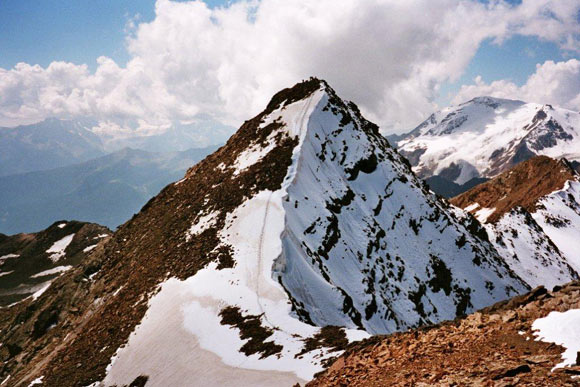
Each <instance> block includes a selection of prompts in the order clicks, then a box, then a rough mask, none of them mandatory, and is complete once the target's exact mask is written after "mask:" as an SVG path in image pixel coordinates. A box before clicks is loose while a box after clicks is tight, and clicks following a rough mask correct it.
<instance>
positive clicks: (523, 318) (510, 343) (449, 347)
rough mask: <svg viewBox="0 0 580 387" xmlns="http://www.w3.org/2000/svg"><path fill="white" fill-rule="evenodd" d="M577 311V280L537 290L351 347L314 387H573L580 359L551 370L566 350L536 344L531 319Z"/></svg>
mask: <svg viewBox="0 0 580 387" xmlns="http://www.w3.org/2000/svg"><path fill="white" fill-rule="evenodd" d="M578 308H580V283H578V282H573V283H570V284H568V285H566V286H563V287H558V288H555V289H554V291H551V292H550V291H547V290H546V289H544V288H542V287H540V288H537V289H534V291H532V292H531V293H529V294H527V295H524V296H520V297H515V298H514V299H512V300H510V301H509V302H502V303H499V304H497V305H494V306H492V307H489V308H485V309H483V310H481V311H480V312H477V313H474V314H473V315H470V316H468V317H466V318H463V319H457V320H455V321H450V322H445V323H443V324H439V325H434V326H431V327H425V328H423V329H418V330H414V331H410V332H405V333H398V334H394V335H390V336H374V337H372V338H370V339H368V340H366V341H364V342H361V343H356V344H352V345H351V346H350V348H347V350H346V352H345V353H344V354H343V355H342V356H340V357H339V358H338V359H336V360H335V361H334V363H333V364H332V365H330V366H329V367H328V369H327V370H326V371H325V372H323V373H321V374H320V375H318V376H317V377H316V378H315V379H314V380H313V381H312V382H310V383H309V384H307V386H309V387H315V386H344V385H349V386H403V385H409V384H417V385H422V384H425V385H474V384H475V385H479V384H481V385H488V384H489V385H495V383H502V382H503V383H506V385H513V384H525V385H538V386H539V385H545V384H546V383H548V384H550V385H552V386H571V385H575V382H574V380H573V379H572V377H573V376H574V375H578V374H580V364H577V365H576V366H573V367H569V368H559V369H556V370H554V371H552V368H553V367H554V366H556V365H557V364H558V363H560V362H561V361H562V353H563V352H564V348H562V347H560V346H558V345H554V344H550V343H546V342H542V341H536V337H535V335H534V331H533V330H532V324H533V323H534V321H535V320H536V319H539V318H543V317H545V316H547V315H548V314H549V313H550V312H553V311H558V312H566V311H569V310H571V309H578Z"/></svg>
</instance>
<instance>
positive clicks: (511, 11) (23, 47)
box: [0, 0, 580, 130]
mask: <svg viewBox="0 0 580 387" xmlns="http://www.w3.org/2000/svg"><path fill="white" fill-rule="evenodd" d="M336 1H338V0H312V2H310V1H309V0H292V1H290V0H287V1H285V0H279V1H276V0H267V1H266V0H264V1H263V2H262V3H261V5H260V7H261V8H260V9H261V10H262V11H263V12H261V14H260V15H261V18H260V20H252V19H251V18H249V17H247V15H246V14H244V13H243V11H242V12H240V11H239V9H238V10H236V9H227V10H224V12H221V13H219V14H214V13H211V14H210V13H209V12H205V10H204V9H203V7H202V6H200V5H199V4H197V3H189V2H187V1H185V0H184V1H179V2H178V1H177V0H175V1H174V2H163V3H162V4H161V6H160V7H159V9H158V10H157V14H156V10H155V0H98V1H95V0H0V68H1V69H5V70H10V69H13V70H12V71H8V72H4V73H2V72H1V71H0V93H1V94H2V99H0V126H3V125H4V126H13V125H17V124H20V123H29V122H37V121H39V120H41V119H43V118H46V117H50V116H54V115H56V116H58V117H63V118H66V117H74V116H86V115H96V116H100V117H106V118H107V119H109V120H113V121H116V122H124V120H125V119H126V118H127V117H131V118H132V119H138V120H141V119H144V118H146V121H147V123H148V125H150V126H158V125H163V124H164V123H165V122H168V121H174V120H184V121H189V120H192V119H194V118H195V117H196V114H198V113H206V114H209V115H211V116H212V117H214V118H216V119H219V120H222V121H223V122H227V123H228V124H232V125H237V124H238V123H240V122H242V121H243V120H244V119H246V118H248V117H249V116H251V115H252V114H255V113H257V112H258V111H259V110H260V109H261V107H262V106H263V105H264V104H265V103H266V102H267V100H268V99H269V97H270V96H271V95H272V94H273V93H274V92H276V91H277V90H279V89H280V88H282V87H287V86H289V84H290V83H291V82H296V81H298V80H300V79H303V77H305V76H310V75H316V76H319V77H323V78H325V79H327V80H328V81H329V82H331V84H332V85H333V86H334V87H335V88H336V89H337V91H339V92H340V93H341V95H343V96H344V97H345V98H348V99H352V100H353V101H355V102H357V103H359V105H360V106H361V108H362V109H363V111H365V113H368V114H369V115H370V118H371V119H373V120H375V121H377V123H379V124H380V125H381V126H383V127H385V128H392V129H393V130H405V129H407V128H410V127H412V126H413V125H414V124H416V123H418V122H420V120H422V119H424V118H425V117H426V116H428V114H430V113H431V112H432V110H433V109H435V108H437V106H434V104H433V102H435V104H437V105H438V106H439V107H442V106H444V105H447V104H448V103H450V101H451V100H453V101H454V102H456V101H457V100H459V99H461V100H464V98H472V94H478V93H489V94H490V95H495V96H500V97H504V98H515V99H525V100H528V101H533V102H547V103H553V104H555V105H559V106H563V107H567V108H570V109H577V108H578V107H579V105H578V101H579V100H580V99H577V98H576V96H577V95H578V90H577V89H578V88H579V87H578V86H577V84H576V83H575V82H576V81H575V77H576V74H578V73H580V62H579V61H578V60H577V59H578V58H580V1H578V0H550V1H546V2H545V3H541V2H533V1H524V2H521V1H519V0H508V2H509V3H512V4H513V5H514V7H505V4H503V3H498V2H496V1H492V2H488V1H486V0H474V1H473V2H468V1H460V0H456V1H455V0H446V4H447V6H446V7H442V6H441V5H440V4H438V3H437V2H436V1H431V0H417V1H416V2H403V1H401V2H400V3H398V2H393V3H388V2H385V3H381V2H371V1H369V2H360V3H357V2H354V1H351V0H344V1H343V2H341V3H340V4H341V6H340V7H337V6H336V4H337V3H336ZM230 2H232V1H231V0H207V1H206V4H207V5H208V6H209V7H210V8H211V7H216V6H221V5H228V4H229V3H230ZM481 3H489V4H487V6H485V7H482V5H481ZM329 9H333V12H328V11H329ZM305 10H307V11H308V12H309V14H308V16H313V15H314V17H313V20H316V21H317V22H316V23H303V15H302V12H303V11H305ZM466 10H467V13H466ZM248 12H252V10H249V11H248ZM357 13H358V16H359V17H358V18H357V17H352V18H351V15H354V14H357ZM248 15H249V14H248ZM394 15H397V16H394ZM215 17H218V18H219V17H221V18H223V20H226V25H227V26H226V25H218V24H219V23H218V24H215V23H213V19H212V18H215ZM350 18H351V19H352V23H345V22H344V20H349V19H350ZM131 20H133V21H135V22H136V23H143V22H151V23H150V28H147V29H146V31H145V33H141V34H140V35H139V36H138V39H137V40H138V41H139V44H137V45H134V46H133V47H138V48H136V50H137V51H136V52H135V53H134V54H131V55H130V54H129V53H128V52H127V47H126V44H127V43H126V41H127V36H128V35H129V34H130V32H129V31H128V28H127V26H128V22H129V21H131ZM442 20H444V22H441V21H442ZM318 21H320V22H318ZM208 23H209V24H208ZM333 23H334V24H333ZM328 25H330V26H332V28H330V29H328V31H329V32H330V33H329V34H328V35H325V37H324V39H322V40H321V39H319V37H318V34H319V33H320V32H321V31H322V32H323V33H325V31H327V30H325V26H328ZM297 31H298V33H296V32H297ZM142 32H143V31H142ZM232 32H233V33H232ZM277 34H278V36H276V35H277ZM373 35H374V36H387V37H389V38H387V39H381V40H376V39H369V36H373ZM272 37H274V39H272ZM494 38H498V39H504V41H503V43H502V44H499V45H498V44H495V43H494V41H493V39H494ZM208 43H209V44H208ZM368 43H371V44H370V45H368V47H372V49H368V50H366V51H364V50H363V51H361V50H360V47H366V46H367V44H368ZM222 47H227V50H223V49H221V48H222ZM477 47H479V48H478V50H477V51H476V50H475V49H476V48H477ZM566 47H568V48H566ZM248 48H250V50H248ZM257 48H259V49H257ZM414 52H419V53H421V55H413V53H414ZM474 52H476V53H475V55H473V53H474ZM101 56H105V57H108V58H111V59H112V61H114V62H111V61H104V62H102V63H101V64H98V63H97V58H99V57H101ZM132 58H137V59H138V60H136V61H133V62H132V63H134V64H136V65H134V66H131V65H130V66H126V65H127V63H128V61H129V59H132ZM160 58H163V59H162V60H160ZM280 58H284V60H283V61H280ZM54 61H63V62H68V63H72V64H74V65H76V66H73V65H61V64H59V65H58V66H53V67H54V68H53V69H52V70H51V69H50V68H48V65H49V64H50V63H52V62H54ZM547 61H551V62H547ZM20 62H24V63H26V64H29V65H35V64H39V65H40V66H42V67H43V68H44V69H43V70H39V69H37V68H35V69H31V68H30V67H27V66H20V67H19V68H18V69H14V66H15V65H16V64H17V63H20ZM337 63H339V64H340V65H338V66H337V65H336V64H337ZM465 63H468V65H467V66H465ZM79 65H87V66H88V69H89V72H88V73H87V72H86V71H84V68H83V67H80V66H79ZM142 65H143V66H144V67H140V66H142ZM537 65H540V67H537ZM97 69H104V71H102V72H101V73H102V74H108V75H107V76H110V79H113V80H114V81H113V82H110V81H109V79H100V78H98V77H97V78H91V77H92V76H93V75H94V74H95V70H97ZM539 73H541V75H542V76H541V77H539V78H542V79H543V81H542V82H544V83H542V82H540V84H539V86H538V82H536V83H534V84H533V85H528V83H529V81H528V79H529V77H530V76H531V75H533V74H536V75H537V74H539ZM476 76H481V81H480V83H479V86H478V87H474V88H470V87H466V85H473V83H474V78H475V77H476ZM450 77H451V78H455V79H456V80H455V81H453V82H445V80H446V79H450ZM497 80H502V82H504V83H501V82H500V83H498V84H499V86H498V85H490V84H492V82H494V81H497ZM571 81H572V82H571ZM548 82H549V83H551V85H548V84H547V83H548ZM556 83H558V84H559V85H560V86H558V87H552V86H554V85H556ZM505 84H508V86H509V87H504V86H503V85H505ZM488 86H489V87H488ZM491 86H493V87H491ZM498 88H502V89H498ZM508 89H509V90H508ZM508 91H509V92H508ZM478 95H479V94H478ZM145 116H147V117H145ZM389 130H390V129H389Z"/></svg>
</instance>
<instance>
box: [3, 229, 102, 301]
mask: <svg viewBox="0 0 580 387" xmlns="http://www.w3.org/2000/svg"><path fill="white" fill-rule="evenodd" d="M110 234H111V231H110V230H108V229H107V228H106V227H103V226H100V225H98V224H93V223H82V222H67V221H60V222H56V223H54V224H53V225H52V226H50V227H49V228H47V229H46V230H43V231H40V232H37V233H32V234H16V235H12V236H7V235H4V234H0V306H6V305H10V304H13V303H16V302H18V301H21V300H23V299H25V298H28V297H31V298H32V299H36V298H38V297H40V295H41V294H42V292H43V291H44V290H46V289H47V287H48V286H49V285H50V283H51V282H52V281H53V280H54V279H55V278H56V277H58V276H59V275H61V274H62V273H64V272H66V271H68V270H70V269H72V268H73V266H75V265H77V264H79V263H80V262H82V261H83V260H84V259H85V258H86V257H87V256H88V254H89V253H90V251H91V250H92V249H94V248H95V247H96V246H97V244H98V243H99V242H100V241H101V240H102V239H104V238H107V237H108V236H109V235H110Z"/></svg>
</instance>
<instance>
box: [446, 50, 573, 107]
mask: <svg viewBox="0 0 580 387" xmlns="http://www.w3.org/2000/svg"><path fill="white" fill-rule="evenodd" d="M481 95H488V96H492V97H499V98H510V99H521V100H524V101H526V102H537V103H550V104H554V105H557V106H561V107H564V108H567V109H571V110H576V111H580V61H579V60H577V59H570V60H568V61H566V62H557V63H555V62H553V61H546V62H545V63H544V64H541V65H540V64H538V65H537V66H536V72H535V73H534V74H532V75H531V76H530V77H529V78H528V80H527V82H526V83H525V84H524V85H522V86H517V85H516V84H515V83H513V82H511V81H507V80H499V81H494V82H491V83H485V82H484V81H483V80H482V79H481V77H480V76H478V77H476V78H475V79H474V84H472V85H463V86H462V87H461V89H460V90H459V92H458V93H457V95H456V96H455V98H454V99H453V101H452V102H453V103H455V104H457V103H461V102H464V101H467V100H469V99H471V98H473V97H477V96H481Z"/></svg>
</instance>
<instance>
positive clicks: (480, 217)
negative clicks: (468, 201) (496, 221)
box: [474, 207, 495, 223]
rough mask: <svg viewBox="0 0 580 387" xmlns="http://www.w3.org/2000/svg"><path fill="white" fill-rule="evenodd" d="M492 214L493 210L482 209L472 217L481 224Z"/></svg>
mask: <svg viewBox="0 0 580 387" xmlns="http://www.w3.org/2000/svg"><path fill="white" fill-rule="evenodd" d="M494 212H495V208H486V207H484V208H482V209H481V210H479V211H477V212H476V213H475V214H474V215H475V217H476V218H477V220H479V221H480V222H481V223H485V222H486V221H487V218H489V216H490V215H491V214H493V213H494Z"/></svg>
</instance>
